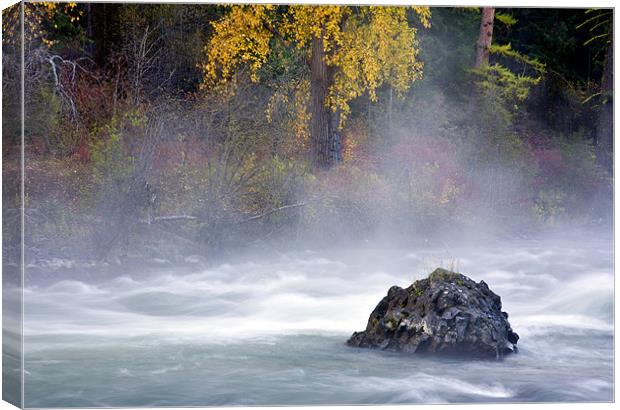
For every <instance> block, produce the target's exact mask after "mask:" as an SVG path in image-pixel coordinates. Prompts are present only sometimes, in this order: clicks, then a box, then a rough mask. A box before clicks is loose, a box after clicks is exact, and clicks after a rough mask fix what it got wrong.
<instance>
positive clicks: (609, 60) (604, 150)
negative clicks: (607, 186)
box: [596, 29, 614, 175]
mask: <svg viewBox="0 0 620 410" xmlns="http://www.w3.org/2000/svg"><path fill="white" fill-rule="evenodd" d="M609 38H610V43H609V44H608V45H607V51H606V52H605V66H604V68H603V76H602V78H601V93H602V95H603V104H602V105H601V108H600V111H599V114H598V119H597V127H596V128H597V130H596V158H597V160H598V163H599V164H600V166H601V167H602V168H603V169H604V170H605V171H608V172H609V173H610V175H613V167H614V163H613V152H614V151H613V150H614V125H613V115H614V104H613V92H614V90H613V86H614V73H613V66H614V56H613V29H612V31H611V32H610V33H609Z"/></svg>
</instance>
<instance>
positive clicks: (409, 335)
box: [347, 269, 519, 358]
mask: <svg viewBox="0 0 620 410" xmlns="http://www.w3.org/2000/svg"><path fill="white" fill-rule="evenodd" d="M518 340H519V336H518V335H517V334H516V333H515V332H513V331H512V329H511V327H510V323H508V314H507V313H506V312H502V302H501V299H500V297H499V296H498V295H496V294H495V293H493V292H492V291H491V289H489V287H488V286H487V284H486V283H485V282H484V281H480V282H479V283H476V282H474V281H473V280H471V279H470V278H468V277H467V276H464V275H462V274H460V273H455V272H451V271H448V270H445V269H436V270H435V271H434V272H433V273H431V274H430V275H429V277H428V278H426V279H422V280H418V281H416V282H414V283H413V285H411V286H409V287H408V288H406V289H403V288H400V287H398V286H393V287H391V288H390V290H389V291H388V294H387V296H386V297H384V298H383V300H381V302H379V304H378V305H377V307H376V308H375V310H374V311H373V312H372V313H371V315H370V318H369V319H368V325H367V326H366V330H364V331H362V332H355V333H353V336H351V338H350V339H349V340H348V342H347V344H348V345H349V346H355V347H367V348H376V349H383V350H393V351H402V352H410V353H432V354H445V355H459V356H467V357H487V358H501V357H503V356H504V355H505V354H508V353H513V352H514V353H516V352H517V346H516V344H517V341H518Z"/></svg>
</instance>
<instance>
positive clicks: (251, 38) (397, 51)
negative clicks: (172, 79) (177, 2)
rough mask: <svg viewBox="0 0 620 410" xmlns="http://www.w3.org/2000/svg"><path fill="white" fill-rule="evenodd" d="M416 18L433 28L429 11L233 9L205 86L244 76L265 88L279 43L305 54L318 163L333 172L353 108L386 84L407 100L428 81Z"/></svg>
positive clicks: (219, 33) (211, 49)
mask: <svg viewBox="0 0 620 410" xmlns="http://www.w3.org/2000/svg"><path fill="white" fill-rule="evenodd" d="M414 18H417V19H418V20H419V22H420V23H421V25H422V26H424V27H430V9H429V8H428V7H353V6H301V5H300V6H273V5H252V6H249V5H248V6H229V12H228V13H227V14H226V15H225V16H224V17H223V18H221V19H219V20H217V21H215V22H214V23H213V28H214V35H213V37H212V38H211V40H210V41H209V42H208V44H207V45H206V54H207V62H206V63H205V64H204V66H203V69H204V72H205V84H206V85H207V86H209V85H211V86H212V85H216V84H221V83H222V82H227V81H229V80H230V79H231V78H233V77H234V74H235V73H236V72H238V71H239V70H240V69H247V70H249V73H250V77H251V79H252V80H253V81H258V80H259V78H260V70H261V68H262V67H263V65H264V64H265V63H266V62H267V60H268V58H269V56H270V54H271V52H272V50H273V45H274V43H275V42H283V43H284V44H285V45H287V46H288V47H290V48H295V49H296V50H298V51H301V52H304V53H305V54H306V56H307V59H306V60H307V64H308V66H309V73H310V74H309V79H307V81H309V89H310V92H309V94H310V95H309V97H310V98H309V101H308V107H309V111H310V121H309V122H310V124H309V128H310V136H311V141H312V151H313V162H314V164H315V165H316V166H317V167H320V168H330V167H331V166H333V165H334V164H336V163H337V162H338V161H339V160H340V157H341V152H340V149H341V148H340V137H339V129H340V128H341V127H342V126H343V124H344V122H345V120H346V118H347V115H348V114H349V113H350V106H349V102H351V101H352V100H353V99H355V98H357V97H360V96H362V95H364V94H366V93H367V94H368V97H369V98H370V99H371V100H373V101H375V100H376V99H377V95H376V91H377V89H378V88H379V87H381V86H383V85H389V86H391V87H392V88H393V89H394V90H395V91H396V93H397V94H401V95H402V94H403V93H404V92H405V91H406V90H407V89H408V88H409V86H410V85H411V84H412V83H413V82H414V81H415V80H417V79H419V78H420V77H421V75H422V63H421V62H420V61H419V60H418V58H417V54H418V42H417V35H416V28H415V27H414V26H413V23H412V21H413V19H414Z"/></svg>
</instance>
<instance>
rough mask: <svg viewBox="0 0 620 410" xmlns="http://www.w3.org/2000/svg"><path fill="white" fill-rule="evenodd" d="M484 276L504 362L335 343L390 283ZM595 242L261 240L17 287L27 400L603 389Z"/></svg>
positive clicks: (606, 367) (191, 401)
mask: <svg viewBox="0 0 620 410" xmlns="http://www.w3.org/2000/svg"><path fill="white" fill-rule="evenodd" d="M440 265H442V266H444V267H447V268H454V269H456V268H458V270H459V271H460V272H462V273H464V274H466V275H468V276H470V277H471V278H472V279H474V280H476V281H479V280H484V281H485V282H487V283H488V284H489V286H490V288H491V289H492V290H493V291H494V292H496V293H497V294H499V295H500V296H501V297H502V302H503V308H504V310H505V311H507V312H508V313H509V314H510V318H509V320H510V323H511V325H512V327H513V329H514V330H515V331H516V332H517V333H518V334H519V335H520V337H521V339H520V340H519V354H517V355H512V356H509V357H506V358H505V359H504V360H503V361H485V360H463V359H442V358H433V357H419V356H415V355H400V354H396V353H388V352H381V351H373V350H365V349H355V348H350V347H347V346H345V344H344V343H345V341H346V340H347V338H348V337H349V336H350V335H351V333H352V332H353V331H358V330H362V329H364V328H365V326H366V321H367V320H368V316H369V314H370V312H371V311H372V310H373V308H374V307H375V305H376V304H377V303H378V302H379V300H380V299H381V298H382V297H383V296H384V295H385V294H386V292H387V290H388V289H389V288H390V286H392V285H399V286H403V287H405V286H408V285H409V284H411V282H412V281H413V280H414V279H420V278H422V277H424V276H425V275H426V274H428V273H430V271H432V270H433V269H434V268H435V267H437V266H440ZM613 287H614V281H613V248H612V244H611V241H610V240H608V239H607V240H606V239H596V238H595V239H591V240H584V239H583V238H578V239H570V238H564V239H544V240H543V239H541V240H513V241H500V242H494V243H491V244H490V245H489V244H487V245H485V246H481V245H479V246H473V245H469V246H454V245H453V246H450V248H449V250H448V247H447V246H443V245H442V246H439V245H438V246H428V247H423V248H415V247H406V246H398V247H387V246H372V245H367V246H364V247H362V248H358V249H355V250H337V251H321V252H318V251H312V250H303V251H298V252H286V253H274V254H271V255H265V256H262V257H257V258H254V259H248V258H244V259H243V260H238V261H236V262H235V261H230V262H228V263H225V264H219V265H215V266H212V267H209V268H196V269H195V270H194V271H190V272H184V273H179V272H178V271H175V269H171V268H162V269H153V270H149V271H146V272H123V271H122V269H121V268H119V271H118V272H117V274H116V275H113V276H111V277H106V278H100V279H99V280H89V281H79V280H75V279H64V280H58V281H52V282H49V283H45V284H41V285H29V286H27V288H26V289H25V290H24V298H25V322H24V329H25V371H26V373H25V397H26V402H25V404H26V406H27V407H78V406H79V407H93V406H149V407H153V406H163V405H167V406H189V405H197V406H200V405H203V406H204V405H293V404H360V403H471V402H494V403H497V402H549V401H553V402H558V401H611V400H612V399H613V331H614V322H613V303H614V299H613V289H614V288H613Z"/></svg>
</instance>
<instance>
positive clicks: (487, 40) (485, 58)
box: [474, 7, 495, 68]
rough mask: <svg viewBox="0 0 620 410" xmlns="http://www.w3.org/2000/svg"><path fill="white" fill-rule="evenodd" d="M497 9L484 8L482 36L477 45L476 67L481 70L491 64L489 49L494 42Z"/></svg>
mask: <svg viewBox="0 0 620 410" xmlns="http://www.w3.org/2000/svg"><path fill="white" fill-rule="evenodd" d="M494 17H495V9H494V8H493V7H483V8H482V19H481V20H480V35H479V36H478V42H477V43H476V63H475V65H474V67H476V68H480V67H482V66H484V65H487V64H489V47H490V46H491V42H492V41H493V19H494Z"/></svg>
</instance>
